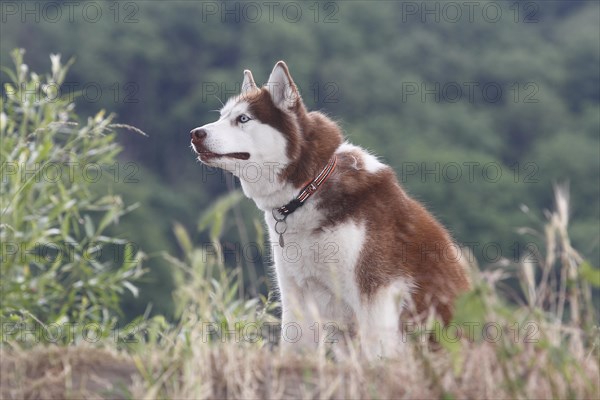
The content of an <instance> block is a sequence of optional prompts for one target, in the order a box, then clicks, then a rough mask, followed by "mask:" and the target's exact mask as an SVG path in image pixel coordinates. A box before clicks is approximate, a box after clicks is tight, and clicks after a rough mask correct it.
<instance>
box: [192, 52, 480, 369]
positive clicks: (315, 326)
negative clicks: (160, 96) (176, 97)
mask: <svg viewBox="0 0 600 400" xmlns="http://www.w3.org/2000/svg"><path fill="white" fill-rule="evenodd" d="M191 143H192V147H193V149H194V150H195V152H196V153H197V156H198V158H199V160H200V161H201V162H202V163H204V164H206V165H209V166H214V167H220V168H222V169H224V170H226V171H229V172H231V173H233V174H234V175H236V176H238V177H239V179H240V182H241V186H242V189H243V191H244V193H245V195H246V196H247V197H249V198H251V199H252V200H254V202H255V203H256V205H257V206H258V208H259V209H261V210H262V211H264V213H265V220H266V224H267V226H268V232H269V236H270V238H271V240H272V242H273V249H274V251H273V253H274V254H273V260H274V264H275V273H276V279H277V284H278V287H279V292H280V298H281V304H282V333H283V335H284V337H282V343H283V345H282V346H283V347H284V348H288V349H289V348H299V349H304V350H306V349H312V348H316V346H317V345H318V343H320V342H323V339H324V338H325V337H327V336H328V335H327V334H328V333H332V330H333V329H339V331H338V332H337V333H339V332H342V333H344V335H346V334H347V335H348V336H350V337H356V338H357V340H358V341H359V343H360V349H361V352H362V353H363V354H364V355H365V356H366V357H367V358H370V359H373V358H378V357H391V356H394V355H395V354H398V351H399V350H400V349H401V342H402V341H403V340H402V338H404V336H403V334H402V333H401V330H402V326H401V325H402V323H403V322H402V321H405V320H406V319H405V318H406V317H407V316H409V317H411V318H412V317H415V316H416V315H417V316H421V317H422V316H423V315H427V314H429V313H430V312H431V311H433V312H435V314H436V315H437V316H438V317H440V318H441V319H442V320H443V321H444V322H445V323H448V321H449V320H450V319H451V316H452V310H453V305H452V303H453V300H454V299H455V298H456V297H457V295H458V294H460V293H461V292H463V291H465V290H467V289H468V288H469V279H468V275H467V272H466V271H465V268H464V263H463V262H462V260H461V259H460V258H461V257H460V249H459V248H458V247H457V246H456V245H455V244H454V242H453V241H452V239H451V237H450V235H449V234H448V232H447V231H446V229H444V227H443V226H442V225H441V224H440V223H439V222H437V221H436V220H435V218H434V217H433V216H432V215H431V214H429V213H428V212H427V211H426V210H425V208H424V207H423V206H422V205H421V204H420V203H419V202H417V201H415V200H414V199H412V198H410V197H409V196H408V195H407V194H406V192H405V191H404V190H403V189H402V188H401V187H400V185H399V183H398V181H397V179H396V176H395V174H394V171H393V170H392V169H391V168H390V167H388V166H386V165H385V164H383V163H382V162H380V161H379V160H378V159H377V158H376V157H375V156H373V155H371V154H370V153H368V152H367V151H365V150H363V149H362V148H360V147H358V146H355V145H353V144H350V143H348V142H346V141H344V137H343V135H342V132H341V130H340V128H339V127H338V126H337V125H336V123H335V122H333V121H332V120H331V119H329V118H328V117H327V116H325V115H324V114H322V113H320V112H316V111H310V112H309V111H307V109H306V108H305V106H304V103H303V101H302V98H301V97H300V93H299V90H298V88H297V86H296V85H295V83H294V81H293V80H292V77H291V75H290V73H289V70H288V67H287V66H286V64H285V63H284V62H283V61H280V62H278V63H277V64H276V65H275V67H274V69H273V72H272V73H271V75H270V77H269V79H268V82H267V84H265V86H263V87H262V88H259V87H258V86H257V85H256V83H255V82H254V78H253V77H252V73H251V72H250V71H248V70H246V71H244V79H243V83H242V90H241V93H240V95H238V96H236V97H233V98H231V99H229V100H228V101H227V103H226V104H225V105H224V106H223V108H222V109H221V111H220V118H219V120H218V121H216V122H212V123H209V124H206V125H204V126H201V127H198V128H195V129H193V130H192V131H191ZM250 167H251V168H250ZM249 171H252V172H251V173H250V172H249ZM291 328H293V329H292V331H290V329H291ZM294 330H295V331H294ZM317 330H321V335H319V333H318V331H317ZM286 335H287V337H285V336H286Z"/></svg>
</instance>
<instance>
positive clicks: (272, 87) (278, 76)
mask: <svg viewBox="0 0 600 400" xmlns="http://www.w3.org/2000/svg"><path fill="white" fill-rule="evenodd" d="M266 87H267V90H268V91H269V93H271V98H272V99H273V103H275V105H276V106H277V107H279V108H281V109H287V108H290V107H293V106H294V105H295V104H296V103H297V102H298V100H300V93H299V92H298V88H297V87H296V84H295V83H294V81H293V80H292V76H291V75H290V71H289V70H288V67H287V65H285V63H284V62H283V61H279V62H278V63H277V64H275V67H274V68H273V72H271V76H269V80H268V82H267V84H266Z"/></svg>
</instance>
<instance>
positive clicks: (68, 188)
mask: <svg viewBox="0 0 600 400" xmlns="http://www.w3.org/2000/svg"><path fill="white" fill-rule="evenodd" d="M23 54H24V51H23V50H20V49H17V50H15V51H13V52H12V57H13V60H14V64H15V69H14V70H10V69H8V68H5V67H3V69H2V71H3V72H4V73H6V74H7V75H8V76H9V77H10V79H11V82H10V83H6V84H5V87H4V96H3V99H2V114H1V118H2V126H1V139H2V140H1V142H2V143H1V147H0V155H1V157H2V167H1V168H2V170H1V171H2V182H1V184H0V185H1V186H0V188H1V196H2V201H1V206H0V212H1V213H2V214H1V220H2V224H1V225H0V241H1V242H2V249H1V250H2V253H1V257H2V262H1V275H2V281H1V283H0V285H1V286H0V288H1V292H2V305H1V310H0V313H1V318H2V321H3V323H4V322H6V323H9V324H13V325H12V326H15V327H16V329H15V330H14V331H15V332H21V333H22V332H23V329H22V327H24V326H27V327H28V329H32V330H33V331H34V332H37V334H36V335H35V336H32V337H29V338H28V339H29V340H33V341H34V342H35V341H40V340H41V341H44V340H50V339H49V338H51V337H52V335H49V334H46V333H47V331H46V329H47V327H48V326H49V325H53V326H56V325H58V326H61V328H64V327H67V326H73V327H74V330H73V332H74V335H75V337H69V336H68V335H64V336H63V337H60V339H59V340H60V341H62V340H64V341H71V340H75V341H76V340H78V339H79V338H80V335H81V327H82V326H83V325H84V324H88V323H95V324H97V326H96V327H97V328H98V329H100V330H102V331H103V332H104V333H108V331H109V327H110V326H111V324H113V323H114V322H115V321H116V317H117V316H118V315H119V313H120V307H119V302H120V298H121V295H122V294H123V293H124V291H130V292H131V293H133V294H137V288H136V287H135V286H134V284H133V282H134V281H135V280H136V279H138V278H139V277H140V275H141V274H142V269H141V264H140V262H141V260H142V258H143V253H142V252H141V251H140V250H139V249H138V248H137V245H136V244H135V243H132V242H131V241H129V240H126V239H122V238H118V237H113V236H109V235H107V234H106V230H107V228H108V227H110V226H111V225H114V224H116V223H118V221H119V219H120V218H121V217H123V216H124V215H125V214H126V213H128V212H129V211H130V210H132V209H133V208H134V207H135V205H134V206H129V207H127V206H125V205H124V204H123V201H122V200H121V198H120V197H119V196H117V195H112V194H107V193H104V194H100V193H98V192H96V191H95V190H94V188H93V182H95V181H96V177H97V176H98V174H99V172H101V170H102V168H106V167H107V166H110V165H112V164H114V163H115V157H116V155H117V153H118V152H119V151H120V146H119V145H118V144H117V143H116V142H115V133H114V128H115V127H116V126H118V125H115V124H113V123H112V120H113V115H112V114H111V115H108V116H106V115H105V113H104V111H100V112H98V113H97V114H96V115H95V116H94V117H93V118H92V117H90V118H88V119H87V121H86V122H85V123H80V122H79V121H78V120H77V115H76V114H75V113H74V106H73V103H72V102H71V101H70V99H68V98H66V99H65V98H62V97H61V96H60V95H59V92H58V88H59V87H60V85H61V84H62V83H63V81H64V79H65V75H66V73H67V70H68V67H69V65H70V64H71V62H69V63H67V64H66V65H62V64H61V61H60V56H59V55H52V56H51V57H50V58H51V61H52V72H51V74H47V75H45V76H40V75H38V74H36V73H34V72H29V70H28V66H27V65H26V64H25V63H24V62H23ZM132 129H135V128H132ZM105 176H106V174H105ZM70 324H72V325H70ZM3 326H4V325H3ZM19 327H21V328H19ZM11 331H12V330H10V329H9V330H6V331H5V330H4V329H3V335H4V334H5V333H8V335H10V332H11ZM5 339H7V338H6V337H4V336H3V337H2V340H3V341H4V340H5Z"/></svg>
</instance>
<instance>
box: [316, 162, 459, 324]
mask: <svg viewBox="0 0 600 400" xmlns="http://www.w3.org/2000/svg"><path fill="white" fill-rule="evenodd" d="M360 159H361V155H360V154H358V153H354V152H348V153H342V154H340V155H339V157H338V166H337V169H336V171H335V172H334V175H333V176H331V178H330V180H329V182H328V183H327V185H325V186H324V187H323V188H322V189H321V191H320V193H319V196H318V201H319V208H320V209H321V210H322V211H323V212H324V213H325V215H326V217H327V221H328V222H327V224H328V225H330V226H333V225H337V224H339V223H341V222H344V221H346V220H349V219H353V220H356V221H357V222H364V223H366V229H367V233H366V237H367V238H366V242H365V245H364V247H363V249H362V252H361V256H360V259H359V262H358V266H357V268H356V278H357V281H358V284H359V287H360V290H361V293H362V294H363V296H364V298H365V300H367V301H368V300H369V299H370V298H371V297H372V296H373V295H374V294H375V293H376V292H377V290H378V289H380V288H382V287H385V286H387V285H388V284H389V283H390V282H392V281H393V280H394V279H396V278H409V279H411V280H412V282H413V284H414V285H415V290H414V293H413V296H412V297H413V299H412V300H413V302H414V306H415V308H416V312H417V313H419V314H426V313H427V311H428V310H429V308H430V307H434V308H435V310H436V312H437V314H439V315H440V316H441V317H442V319H443V320H444V322H446V323H447V322H449V321H450V319H451V316H452V302H453V301H454V299H455V298H456V296H457V295H458V294H459V293H460V292H462V291H465V290H467V289H468V288H469V280H468V278H467V276H466V274H465V270H464V267H463V266H462V265H461V262H460V261H461V260H460V259H459V257H460V251H459V252H458V255H457V254H455V249H456V248H457V247H456V245H455V244H454V242H453V241H452V239H451V237H450V235H449V233H448V232H447V231H446V229H445V228H444V227H443V226H442V225H441V224H440V223H439V222H437V221H436V220H435V218H434V217H433V216H432V215H431V214H430V213H428V212H427V210H426V209H425V208H424V207H423V205H421V204H420V203H419V202H417V201H415V200H413V199H411V198H410V197H409V196H408V195H407V194H406V193H405V192H404V190H403V189H402V188H401V187H400V185H399V184H398V181H397V179H396V175H395V174H394V172H393V170H392V169H391V168H389V167H385V168H384V169H382V170H379V171H377V173H369V172H368V171H367V170H365V169H363V165H362V161H360ZM357 160H359V161H358V162H357Z"/></svg>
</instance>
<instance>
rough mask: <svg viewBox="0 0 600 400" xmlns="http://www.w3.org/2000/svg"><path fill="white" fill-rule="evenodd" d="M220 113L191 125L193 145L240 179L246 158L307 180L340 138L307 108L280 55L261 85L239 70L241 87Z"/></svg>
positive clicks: (275, 171)
mask: <svg viewBox="0 0 600 400" xmlns="http://www.w3.org/2000/svg"><path fill="white" fill-rule="evenodd" d="M220 114H221V115H220V118H219V119H218V120H217V121H215V122H212V123H210V124H206V125H204V126H201V127H198V128H195V129H193V130H192V131H191V138H192V148H193V149H194V151H195V152H196V153H197V154H198V158H199V160H200V161H201V162H202V163H204V164H206V165H209V166H214V167H219V168H223V169H225V170H227V171H230V172H232V173H233V174H235V175H238V176H239V177H240V179H242V181H243V180H244V177H243V176H241V172H242V171H244V169H245V167H246V166H248V165H249V164H252V166H253V167H254V168H258V169H260V170H261V171H262V173H264V174H268V175H270V176H273V174H275V175H276V176H279V177H282V176H283V177H285V178H286V179H288V180H291V181H292V182H293V183H296V182H295V180H298V182H300V181H302V180H306V176H309V175H310V174H312V173H313V170H318V169H319V168H322V167H323V165H325V163H326V162H327V160H328V158H329V157H331V155H332V154H333V151H334V150H335V148H336V147H337V146H338V145H339V143H341V133H340V132H339V130H338V129H337V127H335V124H334V123H333V122H332V121H330V120H328V119H327V118H326V117H325V116H323V115H322V114H319V113H308V112H307V111H306V108H305V107H304V103H303V101H302V98H301V97H300V93H299V91H298V88H297V86H296V84H295V83H294V81H293V80H292V77H291V75H290V73H289V70H288V68H287V66H286V64H285V63H284V62H283V61H279V62H278V63H277V64H276V65H275V67H274V68H273V72H271V75H270V76H269V80H268V82H267V83H266V84H265V85H264V86H263V87H262V88H259V87H257V85H256V83H255V82H254V78H253V77H252V73H251V72H250V71H248V70H246V71H244V80H243V83H242V90H241V93H240V94H239V95H238V96H236V97H233V98H231V99H229V100H228V101H227V103H226V104H225V105H224V106H223V108H222V109H221V111H220ZM317 126H318V127H317ZM317 131H319V132H317ZM327 136H329V140H326V138H327ZM309 144H311V145H312V146H314V148H312V149H310V148H309V146H308V145H309ZM300 166H301V168H300ZM305 175H306V176H305ZM291 177H293V178H294V179H291Z"/></svg>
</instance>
